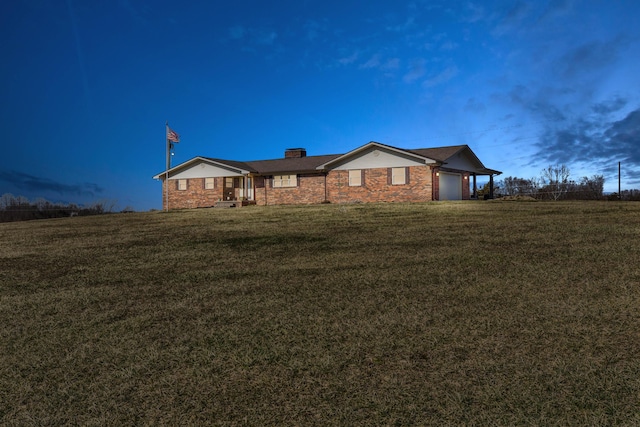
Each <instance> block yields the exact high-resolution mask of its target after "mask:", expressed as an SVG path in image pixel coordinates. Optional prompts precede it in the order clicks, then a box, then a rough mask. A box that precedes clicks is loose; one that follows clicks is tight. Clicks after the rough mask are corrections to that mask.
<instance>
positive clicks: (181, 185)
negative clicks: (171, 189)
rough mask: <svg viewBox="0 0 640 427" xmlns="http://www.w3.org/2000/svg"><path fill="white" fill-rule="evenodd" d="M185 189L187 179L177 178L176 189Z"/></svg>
mask: <svg viewBox="0 0 640 427" xmlns="http://www.w3.org/2000/svg"><path fill="white" fill-rule="evenodd" d="M186 189H187V180H186V179H179V180H178V190H180V191H184V190H186Z"/></svg>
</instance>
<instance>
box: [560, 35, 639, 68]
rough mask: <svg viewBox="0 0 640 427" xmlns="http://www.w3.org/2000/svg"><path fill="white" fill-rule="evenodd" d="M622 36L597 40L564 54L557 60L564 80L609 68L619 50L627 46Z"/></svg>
mask: <svg viewBox="0 0 640 427" xmlns="http://www.w3.org/2000/svg"><path fill="white" fill-rule="evenodd" d="M628 44H629V43H628V41H627V40H626V38H625V37H624V36H618V37H616V38H615V39H613V40H610V41H607V42H602V41H599V40H595V41H590V42H588V43H584V44H582V45H580V46H578V47H576V48H574V49H571V50H569V51H568V52H566V53H565V54H564V55H563V56H562V57H561V58H560V60H559V64H558V65H559V67H560V69H561V70H563V75H564V77H566V78H574V77H576V76H578V75H581V74H584V73H585V72H589V71H593V70H598V69H601V68H604V67H608V66H611V65H613V64H614V63H615V61H616V59H617V58H618V56H619V52H620V50H622V49H623V48H625V47H626V46H628Z"/></svg>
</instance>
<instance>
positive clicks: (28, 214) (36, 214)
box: [0, 193, 127, 222]
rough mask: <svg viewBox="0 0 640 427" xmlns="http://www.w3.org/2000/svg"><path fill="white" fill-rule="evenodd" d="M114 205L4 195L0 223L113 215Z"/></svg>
mask: <svg viewBox="0 0 640 427" xmlns="http://www.w3.org/2000/svg"><path fill="white" fill-rule="evenodd" d="M115 205H116V202H115V201H109V200H101V201H97V202H94V203H92V204H91V205H88V206H78V205H76V204H73V203H70V204H65V203H54V202H50V201H48V200H45V199H43V198H38V199H35V200H33V201H30V200H29V199H28V198H26V197H24V196H14V195H13V194H10V193H5V194H3V195H2V196H0V222H12V221H28V220H33V219H47V218H63V217H70V216H87V215H101V214H106V213H113V210H114V208H115ZM125 211H127V209H126V208H125V210H124V211H123V212H125Z"/></svg>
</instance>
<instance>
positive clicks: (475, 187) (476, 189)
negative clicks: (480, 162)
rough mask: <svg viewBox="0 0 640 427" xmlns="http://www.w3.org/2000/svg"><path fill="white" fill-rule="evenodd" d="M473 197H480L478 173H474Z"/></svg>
mask: <svg viewBox="0 0 640 427" xmlns="http://www.w3.org/2000/svg"><path fill="white" fill-rule="evenodd" d="M473 198H474V199H477V198H478V187H477V186H476V174H475V172H474V173H473Z"/></svg>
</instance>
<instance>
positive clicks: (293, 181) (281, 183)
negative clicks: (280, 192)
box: [273, 175, 298, 188]
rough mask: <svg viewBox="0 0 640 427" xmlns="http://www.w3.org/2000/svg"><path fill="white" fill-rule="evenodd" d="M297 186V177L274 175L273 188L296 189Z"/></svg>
mask: <svg viewBox="0 0 640 427" xmlns="http://www.w3.org/2000/svg"><path fill="white" fill-rule="evenodd" d="M297 185H298V177H297V175H274V176H273V187H274V188H280V187H296V186H297Z"/></svg>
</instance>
